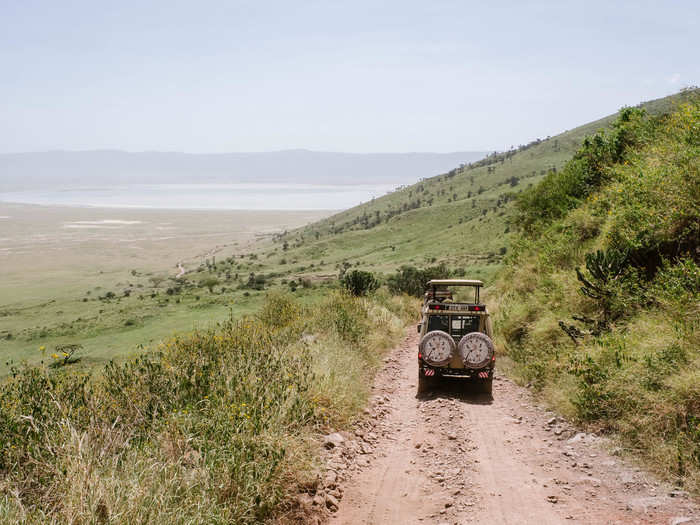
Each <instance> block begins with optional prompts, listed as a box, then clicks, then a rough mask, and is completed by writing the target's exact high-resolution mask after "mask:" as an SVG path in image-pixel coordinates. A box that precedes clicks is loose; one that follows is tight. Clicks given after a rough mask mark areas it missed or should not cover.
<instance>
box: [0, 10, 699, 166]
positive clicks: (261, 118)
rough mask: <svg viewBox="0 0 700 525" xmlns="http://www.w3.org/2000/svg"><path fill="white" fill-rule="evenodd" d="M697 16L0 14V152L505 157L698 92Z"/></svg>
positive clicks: (488, 12) (694, 12) (593, 13)
mask: <svg viewBox="0 0 700 525" xmlns="http://www.w3.org/2000/svg"><path fill="white" fill-rule="evenodd" d="M699 19H700V2H698V1H697V0H694V1H673V0H666V1H656V2H644V1H639V0H638V1H633V2H626V1H619V2H617V1H610V0H607V1H591V0H586V1H584V0H581V1H576V2H573V1H564V0H557V1H551V2H544V1H540V2H525V1H522V0H520V1H512V2H505V1H504V2H497V1H489V2H486V1H473V2H469V1H442V0H424V1H421V2H417V1H411V0H402V1H377V0H374V1H372V0H369V1H365V0H352V1H344V2H339V1H332V0H319V1H304V0H293V1H292V0H288V1H278V2H272V1H265V0H252V1H234V0H229V1H226V0H222V1H205V0H199V1H190V2H184V1H176V0H164V1H148V0H141V1H127V0H119V1H110V2H107V1H97V0H91V1H70V0H63V1H60V2H59V1H54V0H51V1H32V0H0V153H3V152H4V153H8V152H24V151H43V150H53V149H67V150H86V149H104V148H108V149H124V150H130V151H144V150H161V151H184V152H193V153H201V152H236V151H238V152H240V151H273V150H280V149H291V148H306V149H313V150H324V151H348V152H408V151H435V152H447V151H464V150H493V149H499V150H500V149H504V148H507V147H509V146H511V145H518V144H520V143H525V142H528V141H530V140H532V139H534V138H537V137H544V136H546V135H553V134H556V133H558V132H561V131H563V130H565V129H570V128H572V127H575V126H577V125H579V124H584V123H586V122H588V121H591V120H593V119H596V118H599V117H602V116H604V115H607V114H609V113H612V112H614V111H616V110H617V109H619V108H620V107H621V106H623V105H630V104H636V103H638V102H640V101H642V100H648V99H652V98H658V97H662V96H665V95H668V94H671V93H674V92H676V91H678V89H680V88H681V87H683V86H688V85H693V84H698V83H700V59H699V57H700V25H699Z"/></svg>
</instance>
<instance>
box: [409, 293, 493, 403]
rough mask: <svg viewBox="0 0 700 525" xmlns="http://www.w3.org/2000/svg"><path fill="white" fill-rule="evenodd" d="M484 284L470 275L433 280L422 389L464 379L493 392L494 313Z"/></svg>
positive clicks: (423, 330) (427, 301)
mask: <svg viewBox="0 0 700 525" xmlns="http://www.w3.org/2000/svg"><path fill="white" fill-rule="evenodd" d="M483 285H484V283H482V282H481V281H475V280H470V279H433V280H431V281H428V285H427V290H426V292H425V296H424V300H423V307H422V309H421V322H420V324H419V325H418V333H419V334H420V335H421V338H420V343H419V344H418V392H419V393H424V392H427V391H428V390H429V389H430V387H431V386H432V385H433V384H435V383H436V382H437V381H441V380H461V381H464V382H465V384H466V385H468V386H469V387H470V388H471V389H472V390H473V391H476V392H482V393H488V394H490V393H491V386H492V383H493V369H494V366H495V362H496V356H495V349H494V345H493V333H492V329H491V319H490V318H489V312H488V309H487V308H486V305H484V304H482V303H481V301H480V300H479V292H480V290H481V287H482V286H483Z"/></svg>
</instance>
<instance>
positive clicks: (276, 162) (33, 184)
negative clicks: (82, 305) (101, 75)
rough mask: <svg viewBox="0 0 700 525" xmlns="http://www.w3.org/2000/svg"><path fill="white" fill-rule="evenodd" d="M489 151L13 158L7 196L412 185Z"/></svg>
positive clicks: (5, 175) (7, 158) (3, 158)
mask: <svg viewBox="0 0 700 525" xmlns="http://www.w3.org/2000/svg"><path fill="white" fill-rule="evenodd" d="M486 153H487V152H483V151H462V152H454V153H336V152H319V151H309V150H283V151H274V152H261V153H215V154H201V153H199V154H198V153H176V152H126V151H118V150H96V151H48V152H38V153H6V154H0V191H14V190H28V189H37V188H42V189H43V188H67V187H81V186H89V185H105V184H109V185H115V184H133V183H144V184H163V183H173V184H178V183H180V184H182V183H190V184H191V183H239V182H271V183H274V182H286V183H289V182H295V183H300V184H372V183H381V184H410V183H413V182H416V181H418V180H419V179H421V178H424V177H431V176H433V175H436V174H438V173H443V172H445V171H447V170H449V169H451V168H453V167H454V166H455V165H458V164H460V163H468V162H473V161H475V160H478V159H480V158H482V157H484V156H485V155H486Z"/></svg>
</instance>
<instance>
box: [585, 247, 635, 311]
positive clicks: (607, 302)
mask: <svg viewBox="0 0 700 525" xmlns="http://www.w3.org/2000/svg"><path fill="white" fill-rule="evenodd" d="M585 259H586V269H587V270H588V274H589V275H588V276H586V275H584V274H583V272H582V271H581V269H580V268H576V277H577V278H578V280H579V282H580V283H581V284H582V286H581V288H579V290H580V292H581V293H582V294H583V295H585V296H586V297H590V298H591V299H593V300H595V301H596V302H597V303H598V305H599V306H600V308H601V310H602V312H603V319H604V321H609V320H610V317H611V314H612V313H613V312H612V308H611V306H612V299H613V295H614V292H615V290H614V287H613V284H614V283H615V282H616V281H617V280H618V279H619V278H620V277H621V276H622V275H623V273H624V271H625V269H626V268H627V254H626V253H622V252H619V251H617V250H615V249H608V250H606V251H603V250H596V251H595V252H593V253H587V254H586V256H585Z"/></svg>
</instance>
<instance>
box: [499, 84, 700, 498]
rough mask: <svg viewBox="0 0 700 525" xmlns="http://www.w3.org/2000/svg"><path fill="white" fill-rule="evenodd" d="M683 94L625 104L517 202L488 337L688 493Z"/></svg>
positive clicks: (688, 128) (687, 136)
mask: <svg viewBox="0 0 700 525" xmlns="http://www.w3.org/2000/svg"><path fill="white" fill-rule="evenodd" d="M685 95H686V97H685V98H686V102H685V103H682V104H679V105H678V106H676V107H675V108H674V111H673V112H672V113H670V114H667V115H662V116H659V117H653V116H650V115H649V114H645V113H644V112H642V111H640V110H638V109H636V108H631V109H628V110H624V111H622V112H621V113H620V116H619V117H618V119H617V120H616V122H615V123H614V125H613V127H612V129H611V130H610V131H609V132H608V133H606V134H598V135H596V136H595V137H592V138H591V139H590V140H587V141H586V142H585V144H584V146H583V147H582V148H581V150H580V151H579V152H577V154H576V156H575V157H574V158H573V159H572V160H571V161H569V162H568V163H567V165H566V166H565V168H564V169H563V170H561V171H559V172H558V173H557V174H552V175H549V176H547V178H546V179H545V180H544V181H543V182H541V183H540V184H539V185H538V186H537V187H534V188H532V189H531V190H530V191H528V192H526V193H525V194H523V195H522V196H521V197H520V199H519V200H518V203H517V215H516V216H517V223H518V224H519V226H520V234H519V235H518V237H517V238H516V239H514V243H513V246H514V249H513V251H512V253H511V254H510V255H509V257H508V260H507V263H506V265H505V268H504V271H503V272H502V273H501V275H500V276H499V280H498V285H497V288H498V293H497V294H496V295H497V296H498V298H497V301H496V303H497V304H496V306H497V316H496V333H497V334H498V336H499V338H500V347H501V348H502V349H503V350H504V351H505V354H506V355H507V356H508V358H509V359H510V362H511V366H510V367H509V368H510V369H511V372H512V373H514V374H515V375H516V376H518V377H520V378H521V380H522V381H523V383H529V384H530V385H531V386H532V387H533V388H535V389H536V390H538V391H540V392H541V393H542V395H543V397H544V398H545V399H547V400H548V401H549V402H550V403H551V404H552V405H553V406H554V407H555V408H556V409H557V410H558V411H559V412H560V413H564V414H566V415H568V416H569V417H571V418H572V419H574V420H577V421H578V422H579V423H580V424H584V425H588V426H589V427H590V428H592V429H594V430H597V431H601V432H606V433H612V434H613V435H614V436H616V437H618V438H619V439H620V443H621V446H622V447H624V448H625V449H626V450H627V451H629V452H631V453H633V454H635V455H637V456H638V457H640V458H641V459H642V460H643V461H644V462H645V463H646V464H647V465H650V466H651V467H652V468H653V469H655V470H656V471H657V472H658V473H659V474H661V475H663V476H665V477H667V478H671V479H673V480H674V481H675V482H677V483H678V484H679V485H683V486H685V487H687V488H688V489H690V490H692V491H695V492H697V491H699V490H700V309H699V305H700V267H699V263H700V97H698V92H697V90H696V91H695V92H694V93H692V92H688V93H686V94H685ZM502 362H503V361H502ZM505 362H508V361H507V360H506V361H505Z"/></svg>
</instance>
